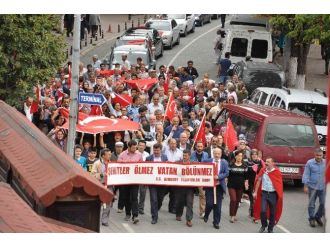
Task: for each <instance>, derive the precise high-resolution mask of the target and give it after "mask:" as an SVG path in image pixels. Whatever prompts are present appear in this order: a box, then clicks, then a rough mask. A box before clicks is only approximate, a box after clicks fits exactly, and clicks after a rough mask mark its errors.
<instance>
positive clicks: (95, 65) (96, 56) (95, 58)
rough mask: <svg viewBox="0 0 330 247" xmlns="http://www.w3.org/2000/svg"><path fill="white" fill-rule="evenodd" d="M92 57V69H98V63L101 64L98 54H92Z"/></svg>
mask: <svg viewBox="0 0 330 247" xmlns="http://www.w3.org/2000/svg"><path fill="white" fill-rule="evenodd" d="M92 59H93V69H94V71H95V70H98V69H100V65H101V63H102V62H101V60H100V59H99V57H98V55H94V56H93V58H92Z"/></svg>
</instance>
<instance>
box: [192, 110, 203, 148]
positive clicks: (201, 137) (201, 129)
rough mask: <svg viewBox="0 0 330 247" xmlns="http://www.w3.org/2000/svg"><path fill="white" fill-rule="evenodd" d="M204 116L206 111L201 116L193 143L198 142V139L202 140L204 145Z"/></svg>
mask: <svg viewBox="0 0 330 247" xmlns="http://www.w3.org/2000/svg"><path fill="white" fill-rule="evenodd" d="M205 116H206V113H204V116H203V118H202V121H201V123H200V125H199V128H198V130H197V132H196V135H195V137H194V143H196V142H198V141H202V142H203V144H204V146H205V145H206V136H205Z"/></svg>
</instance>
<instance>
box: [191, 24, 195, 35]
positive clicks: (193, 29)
mask: <svg viewBox="0 0 330 247" xmlns="http://www.w3.org/2000/svg"><path fill="white" fill-rule="evenodd" d="M190 32H192V33H194V32H195V24H194V25H193V27H192V29H191V31H190Z"/></svg>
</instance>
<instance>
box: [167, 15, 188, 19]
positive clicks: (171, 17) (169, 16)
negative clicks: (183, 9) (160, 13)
mask: <svg viewBox="0 0 330 247" xmlns="http://www.w3.org/2000/svg"><path fill="white" fill-rule="evenodd" d="M167 17H168V18H170V19H186V15H168V16H167Z"/></svg>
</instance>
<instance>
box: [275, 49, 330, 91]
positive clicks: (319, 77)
mask: <svg viewBox="0 0 330 247" xmlns="http://www.w3.org/2000/svg"><path fill="white" fill-rule="evenodd" d="M277 62H278V63H279V64H280V65H282V66H283V57H277ZM324 64H325V62H324V60H323V59H322V58H321V46H320V45H315V44H312V45H311V47H310V50H309V54H308V57H307V72H306V83H305V89H309V90H314V88H318V89H321V90H323V91H325V92H326V93H327V92H328V76H326V75H325V74H324V70H325V68H324V66H325V65H324ZM327 94H328V93H327Z"/></svg>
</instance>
